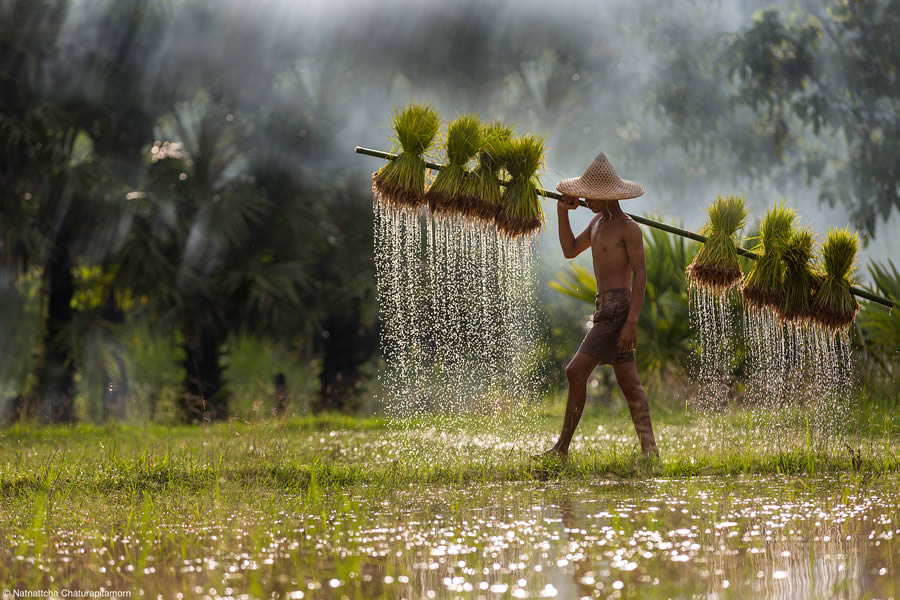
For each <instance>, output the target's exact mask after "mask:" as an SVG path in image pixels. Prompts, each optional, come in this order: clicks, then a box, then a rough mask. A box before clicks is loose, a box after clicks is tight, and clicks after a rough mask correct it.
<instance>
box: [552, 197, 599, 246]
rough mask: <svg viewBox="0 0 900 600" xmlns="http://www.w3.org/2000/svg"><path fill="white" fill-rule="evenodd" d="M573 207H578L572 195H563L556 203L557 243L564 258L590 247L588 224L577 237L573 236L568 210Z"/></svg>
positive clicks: (589, 228) (576, 199)
mask: <svg viewBox="0 0 900 600" xmlns="http://www.w3.org/2000/svg"><path fill="white" fill-rule="evenodd" d="M575 208H578V198H573V197H572V196H563V199H562V200H560V201H559V202H557V204H556V216H557V221H559V245H560V247H561V248H562V252H563V256H565V257H566V258H575V257H576V256H578V255H579V254H581V253H582V252H584V251H585V250H587V249H588V248H590V247H591V226H590V225H588V226H587V227H586V228H585V230H584V231H582V232H581V233H579V234H578V237H575V234H574V233H572V225H571V224H570V223H569V211H570V210H573V209H575ZM592 222H593V221H592Z"/></svg>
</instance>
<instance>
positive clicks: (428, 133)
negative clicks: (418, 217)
mask: <svg viewBox="0 0 900 600" xmlns="http://www.w3.org/2000/svg"><path fill="white" fill-rule="evenodd" d="M439 129H440V117H439V116H438V113H437V111H435V110H434V109H433V108H431V107H430V106H427V105H421V104H410V105H409V106H407V107H406V108H404V109H402V110H397V109H396V108H395V109H394V132H395V134H396V136H397V141H398V142H399V144H400V147H401V148H402V152H400V155H399V156H398V157H397V158H395V159H394V160H392V161H390V162H388V163H387V164H386V165H384V166H383V167H382V168H381V169H379V170H378V171H377V172H376V173H375V174H374V175H373V176H372V186H373V188H374V191H375V193H376V196H378V195H380V196H381V198H382V200H383V202H385V203H386V204H388V205H391V206H395V207H404V206H406V207H417V206H420V205H421V204H422V203H423V202H424V198H425V159H424V158H423V155H424V154H425V152H426V151H427V150H428V149H429V148H431V145H432V143H433V142H434V138H435V136H436V135H437V133H438V130H439Z"/></svg>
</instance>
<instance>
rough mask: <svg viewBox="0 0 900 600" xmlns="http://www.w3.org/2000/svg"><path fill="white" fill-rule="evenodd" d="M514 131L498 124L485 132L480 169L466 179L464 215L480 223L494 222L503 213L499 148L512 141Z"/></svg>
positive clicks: (462, 192) (480, 156)
mask: <svg viewBox="0 0 900 600" xmlns="http://www.w3.org/2000/svg"><path fill="white" fill-rule="evenodd" d="M512 133H513V130H512V127H510V126H508V125H504V124H503V123H501V122H500V121H494V122H493V123H491V124H490V125H488V126H487V127H485V128H484V132H483V135H482V141H483V143H482V147H481V150H480V151H479V152H478V165H477V166H476V167H475V170H474V171H473V172H472V173H470V174H469V175H467V176H466V180H465V181H464V182H463V187H462V191H461V192H460V196H461V198H460V204H461V206H462V208H463V211H464V212H465V213H466V214H468V215H469V216H472V217H474V218H477V219H481V220H483V221H492V220H493V219H494V217H495V216H496V215H497V211H498V210H499V209H500V200H501V196H502V191H501V187H500V163H499V161H498V158H497V146H498V145H499V144H502V143H503V142H505V141H507V140H509V139H510V138H511V137H512Z"/></svg>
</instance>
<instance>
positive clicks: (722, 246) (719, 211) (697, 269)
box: [687, 196, 748, 292]
mask: <svg viewBox="0 0 900 600" xmlns="http://www.w3.org/2000/svg"><path fill="white" fill-rule="evenodd" d="M706 213H707V215H708V217H709V218H708V221H707V223H706V225H704V227H703V229H702V231H701V233H703V234H704V235H705V236H706V238H707V239H706V243H705V244H703V245H702V246H701V247H700V250H699V251H698V252H697V255H696V256H695V257H694V260H693V261H692V262H691V264H690V265H689V266H688V268H687V276H688V277H689V278H690V279H691V281H692V283H694V284H695V285H699V286H701V287H706V288H710V289H713V290H718V291H721V292H725V291H727V290H729V289H730V288H731V287H732V286H734V285H736V284H738V283H740V281H741V277H742V275H743V274H742V273H741V263H740V258H739V255H738V253H737V241H736V239H735V233H736V232H737V230H738V229H740V228H741V227H743V226H744V223H745V222H746V220H747V215H748V211H747V208H746V207H745V206H744V199H743V198H741V197H740V196H725V197H723V196H716V199H715V200H714V201H713V203H712V204H711V205H710V206H709V207H708V208H707V209H706Z"/></svg>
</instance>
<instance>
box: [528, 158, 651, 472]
mask: <svg viewBox="0 0 900 600" xmlns="http://www.w3.org/2000/svg"><path fill="white" fill-rule="evenodd" d="M556 189H557V190H559V191H560V192H561V193H562V195H563V199H562V200H561V201H560V202H559V203H558V205H557V215H558V217H559V244H560V246H562V251H563V255H564V256H565V257H566V258H575V257H576V256H578V255H579V254H581V253H582V252H584V251H585V250H587V249H588V248H590V249H591V255H592V257H593V262H594V275H595V277H596V278H597V297H596V307H595V310H594V317H593V326H592V327H591V329H590V331H588V333H587V335H586V336H585V338H584V341H583V342H582V343H581V346H579V348H578V351H577V352H576V353H575V356H574V357H573V358H572V360H571V362H569V364H568V366H566V379H567V380H568V383H569V397H568V401H567V402H566V415H565V418H564V419H563V424H562V430H561V431H560V434H559V439H558V440H557V442H556V444H555V445H554V446H553V448H551V449H550V450H548V451H547V452H545V453H544V456H555V457H559V458H565V457H566V456H567V455H568V453H569V443H570V442H571V441H572V436H573V435H574V434H575V428H576V427H577V426H578V421H579V420H580V419H581V413H582V412H583V411H584V402H585V397H586V395H587V381H588V378H589V377H590V374H591V372H592V371H593V370H594V367H596V366H597V365H598V364H611V365H612V367H613V370H614V371H615V374H616V383H618V384H619V387H620V388H621V390H622V393H623V394H624V395H625V399H626V401H627V402H628V410H629V411H630V412H631V419H632V421H634V427H635V430H636V431H637V435H638V439H639V440H640V443H641V452H642V453H643V454H644V455H645V456H649V455H658V454H659V452H658V451H657V449H656V440H655V439H654V437H653V426H652V424H651V422H650V409H649V407H648V405H647V396H646V395H645V394H644V388H643V387H642V386H641V380H640V378H639V377H638V373H637V367H636V365H635V362H634V349H635V348H636V347H637V323H638V315H639V314H640V312H641V305H642V304H643V301H644V289H645V288H646V285H647V271H646V267H645V265H644V242H643V238H642V237H641V230H640V228H639V227H638V225H637V223H635V222H634V220H632V219H631V218H630V217H629V216H628V215H626V214H625V213H624V212H623V211H622V209H621V207H620V206H619V200H625V199H627V198H636V197H638V196H640V195H642V194H643V193H644V190H643V188H641V186H640V185H638V184H636V183H634V182H631V181H626V180H622V179H619V177H618V176H617V175H616V172H615V171H614V170H613V168H612V165H611V164H610V163H609V161H608V160H607V159H606V156H605V155H604V154H602V153H601V154H600V155H599V156H598V157H597V158H596V159H594V162H593V163H591V165H590V166H589V167H588V168H587V170H585V172H584V175H582V176H581V177H573V178H571V179H565V180H563V181H561V182H559V184H558V185H557V186H556ZM578 198H584V199H585V204H586V205H587V207H588V208H590V209H591V210H592V211H593V212H594V213H596V215H595V216H594V217H593V218H592V219H591V222H590V224H589V225H588V226H587V228H586V229H585V230H584V231H582V232H581V233H580V234H579V235H578V237H575V235H574V234H573V233H572V227H571V225H570V224H569V211H570V210H572V209H574V208H577V207H578ZM632 276H633V277H634V284H633V286H632Z"/></svg>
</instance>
